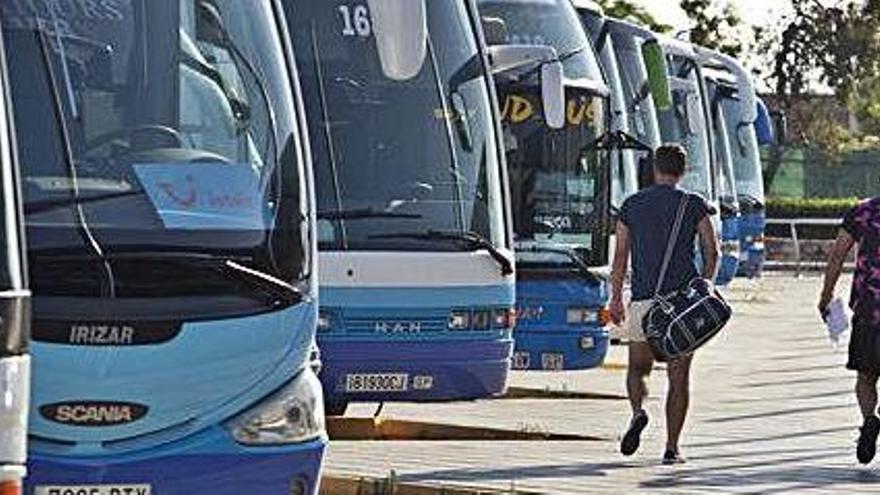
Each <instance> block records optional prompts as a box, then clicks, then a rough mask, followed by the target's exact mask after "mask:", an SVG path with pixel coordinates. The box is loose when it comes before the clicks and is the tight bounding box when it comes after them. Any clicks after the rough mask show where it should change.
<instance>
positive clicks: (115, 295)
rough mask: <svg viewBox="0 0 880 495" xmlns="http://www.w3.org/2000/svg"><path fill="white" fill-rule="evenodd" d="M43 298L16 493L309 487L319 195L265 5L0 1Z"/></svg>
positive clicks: (271, 12) (314, 453)
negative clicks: (23, 472)
mask: <svg viewBox="0 0 880 495" xmlns="http://www.w3.org/2000/svg"><path fill="white" fill-rule="evenodd" d="M0 25H2V28H3V35H4V42H5V47H6V51H5V52H6V57H7V61H8V64H9V74H10V86H11V94H12V101H13V104H14V116H15V124H16V134H17V141H18V149H19V152H20V161H21V169H22V183H23V196H24V211H25V224H26V231H27V242H28V256H29V262H30V265H29V267H30V276H31V284H32V288H33V291H34V294H35V297H34V299H33V314H34V321H33V340H34V342H33V347H32V349H33V355H34V358H35V361H37V362H39V373H37V374H36V375H35V383H34V395H33V401H32V407H31V415H30V419H31V429H30V433H31V437H30V459H29V466H30V475H29V477H28V481H27V485H26V493H28V494H34V495H54V494H61V495H64V494H69V493H74V494H80V493H88V494H90V495H91V494H94V495H105V494H106V495H111V494H117V493H125V494H141V495H149V494H161V495H168V494H175V495H189V494H193V493H213V494H229V495H232V494H242V493H248V494H277V493H293V494H314V493H316V490H317V485H318V481H319V480H318V476H319V470H320V466H321V461H322V456H323V452H324V449H325V446H326V442H327V439H326V432H325V428H324V414H323V398H322V394H321V387H320V383H319V381H318V379H317V377H316V376H315V373H314V372H313V370H312V362H311V356H312V349H313V344H314V338H315V329H316V322H317V316H318V311H317V304H316V294H317V292H316V289H317V280H316V278H315V277H316V274H317V270H316V266H315V265H316V260H317V246H316V244H315V238H316V237H315V236H316V231H315V228H314V227H315V225H316V224H315V220H314V218H315V217H314V214H315V208H314V204H315V203H314V195H313V192H312V189H313V187H312V184H311V176H312V172H311V161H310V154H309V148H308V140H307V133H306V131H305V120H304V115H303V112H302V111H301V108H300V107H301V102H300V96H299V94H298V85H297V83H296V81H297V78H298V76H297V74H296V72H295V71H294V70H293V65H292V62H293V56H292V53H291V52H290V49H289V43H288V41H287V37H286V35H285V34H284V33H285V32H286V25H285V21H284V17H283V15H282V11H281V6H280V4H279V3H278V2H277V1H273V0H251V1H247V2H243V1H241V0H150V1H149V2H145V1H136V0H116V1H112V2H100V3H92V4H87V3H83V2H78V1H73V0H69V1H60V2H3V3H2V4H0Z"/></svg>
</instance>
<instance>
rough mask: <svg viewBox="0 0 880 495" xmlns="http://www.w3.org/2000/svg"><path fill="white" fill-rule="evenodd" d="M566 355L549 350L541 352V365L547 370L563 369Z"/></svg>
mask: <svg viewBox="0 0 880 495" xmlns="http://www.w3.org/2000/svg"><path fill="white" fill-rule="evenodd" d="M564 366H565V357H564V356H563V355H562V354H561V353H555V352H548V353H544V354H541V367H542V368H544V369H545V370H547V371H562V369H563V368H564Z"/></svg>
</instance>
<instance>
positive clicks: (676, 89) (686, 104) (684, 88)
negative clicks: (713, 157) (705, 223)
mask: <svg viewBox="0 0 880 495" xmlns="http://www.w3.org/2000/svg"><path fill="white" fill-rule="evenodd" d="M670 71H672V73H673V75H671V76H670V77H669V86H670V89H671V91H672V105H671V106H670V107H669V108H666V109H658V120H659V121H660V133H661V136H662V138H663V141H664V142H667V143H680V144H681V145H682V146H684V147H685V148H686V149H687V152H688V171H687V174H686V175H685V177H684V180H683V181H682V186H683V187H684V188H685V189H688V190H690V191H693V192H696V193H699V194H701V195H703V196H704V197H705V198H706V199H708V200H712V199H715V194H714V190H713V187H712V183H713V182H712V170H711V163H710V156H709V149H710V147H709V128H708V126H707V125H706V115H705V112H704V111H703V94H702V91H703V86H702V85H701V84H700V80H699V77H700V76H699V71H698V70H697V65H696V63H695V62H694V61H693V60H690V59H680V58H677V59H676V60H675V62H673V63H672V64H670Z"/></svg>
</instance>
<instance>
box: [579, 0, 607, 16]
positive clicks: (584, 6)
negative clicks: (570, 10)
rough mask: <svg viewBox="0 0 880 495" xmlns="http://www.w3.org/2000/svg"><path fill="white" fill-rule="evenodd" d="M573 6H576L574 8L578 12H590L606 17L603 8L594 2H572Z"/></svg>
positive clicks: (580, 0) (586, 0)
mask: <svg viewBox="0 0 880 495" xmlns="http://www.w3.org/2000/svg"><path fill="white" fill-rule="evenodd" d="M571 4H572V5H574V8H576V9H578V10H589V11H590V12H594V13H596V14H599V15H601V16H604V15H605V11H603V10H602V6H601V5H599V4H598V3H596V2H594V1H593V0H571Z"/></svg>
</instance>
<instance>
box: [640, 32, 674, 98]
mask: <svg viewBox="0 0 880 495" xmlns="http://www.w3.org/2000/svg"><path fill="white" fill-rule="evenodd" d="M642 59H643V60H644V62H645V67H646V68H647V70H648V84H649V89H650V90H651V96H652V97H653V98H654V105H655V106H656V107H657V109H658V110H666V109H668V108H669V107H671V106H672V91H671V90H670V89H669V70H668V67H667V66H666V58H665V57H664V56H663V49H662V48H661V47H660V43H658V42H656V41H647V42H645V43H644V44H643V45H642Z"/></svg>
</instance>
